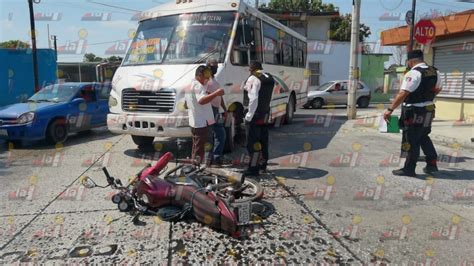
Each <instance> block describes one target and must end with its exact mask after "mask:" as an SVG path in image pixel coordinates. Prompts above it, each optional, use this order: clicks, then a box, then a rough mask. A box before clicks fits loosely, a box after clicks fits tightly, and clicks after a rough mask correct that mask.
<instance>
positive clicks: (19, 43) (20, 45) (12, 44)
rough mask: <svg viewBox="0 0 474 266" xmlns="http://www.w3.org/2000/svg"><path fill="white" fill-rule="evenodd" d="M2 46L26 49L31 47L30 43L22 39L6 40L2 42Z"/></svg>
mask: <svg viewBox="0 0 474 266" xmlns="http://www.w3.org/2000/svg"><path fill="white" fill-rule="evenodd" d="M0 48H7V49H26V48H30V44H28V43H26V42H23V41H20V40H10V41H6V42H0Z"/></svg>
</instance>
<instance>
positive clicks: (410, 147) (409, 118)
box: [400, 105, 438, 173]
mask: <svg viewBox="0 0 474 266" xmlns="http://www.w3.org/2000/svg"><path fill="white" fill-rule="evenodd" d="M434 115H435V111H434V105H430V106H427V107H402V115H401V116H400V126H401V128H402V130H403V137H402V157H406V161H405V166H404V167H403V168H404V169H405V171H406V172H409V173H413V172H415V168H416V163H417V162H418V158H419V157H420V148H421V149H422V150H423V153H424V154H425V155H426V163H427V164H428V165H436V161H437V159H438V154H437V153H436V149H435V147H434V145H433V142H432V141H431V139H430V137H429V134H430V133H431V123H432V122H433V118H434Z"/></svg>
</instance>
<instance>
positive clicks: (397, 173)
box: [392, 168, 416, 177]
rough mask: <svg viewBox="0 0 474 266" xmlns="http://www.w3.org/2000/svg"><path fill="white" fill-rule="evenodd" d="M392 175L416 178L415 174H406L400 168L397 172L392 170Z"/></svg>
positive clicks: (406, 172)
mask: <svg viewBox="0 0 474 266" xmlns="http://www.w3.org/2000/svg"><path fill="white" fill-rule="evenodd" d="M392 174H393V175H397V176H409V177H416V173H415V172H408V171H406V170H405V169H404V168H400V169H397V170H393V171H392Z"/></svg>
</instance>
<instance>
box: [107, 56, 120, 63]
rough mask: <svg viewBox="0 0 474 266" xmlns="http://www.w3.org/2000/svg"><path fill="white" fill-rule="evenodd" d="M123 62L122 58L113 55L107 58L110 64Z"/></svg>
mask: <svg viewBox="0 0 474 266" xmlns="http://www.w3.org/2000/svg"><path fill="white" fill-rule="evenodd" d="M122 60H123V58H122V57H120V56H115V55H113V56H111V57H109V58H107V61H109V62H122Z"/></svg>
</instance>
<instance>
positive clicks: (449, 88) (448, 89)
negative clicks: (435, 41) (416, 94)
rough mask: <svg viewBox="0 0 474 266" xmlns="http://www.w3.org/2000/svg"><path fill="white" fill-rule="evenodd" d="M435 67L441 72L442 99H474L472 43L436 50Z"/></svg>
mask: <svg viewBox="0 0 474 266" xmlns="http://www.w3.org/2000/svg"><path fill="white" fill-rule="evenodd" d="M434 66H435V67H436V68H438V70H439V71H440V72H441V79H442V82H443V90H442V91H441V93H440V94H439V96H442V97H450V98H457V99H474V47H473V46H472V43H464V44H459V45H449V46H442V47H435V48H434Z"/></svg>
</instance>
